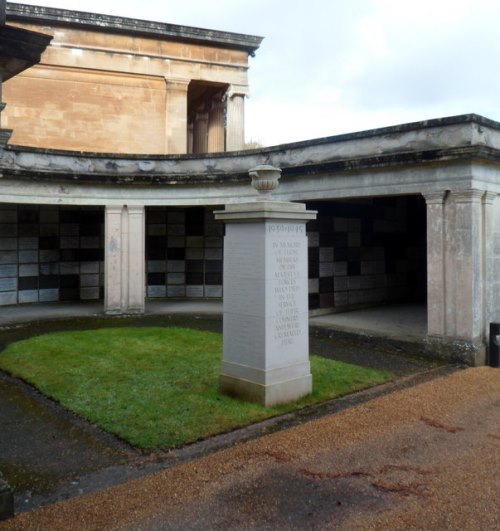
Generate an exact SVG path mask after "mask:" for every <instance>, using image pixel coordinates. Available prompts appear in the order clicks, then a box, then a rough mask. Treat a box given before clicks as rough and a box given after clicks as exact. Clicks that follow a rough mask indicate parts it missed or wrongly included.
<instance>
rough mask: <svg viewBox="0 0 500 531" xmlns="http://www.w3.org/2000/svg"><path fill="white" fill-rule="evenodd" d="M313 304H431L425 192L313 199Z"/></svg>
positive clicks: (324, 306)
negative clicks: (345, 199)
mask: <svg viewBox="0 0 500 531" xmlns="http://www.w3.org/2000/svg"><path fill="white" fill-rule="evenodd" d="M307 206H308V208H313V209H315V210H317V211H318V218H317V220H316V221H311V222H310V223H308V224H307V235H308V243H309V250H308V252H309V308H310V309H311V310H315V309H331V308H334V309H338V310H344V309H351V308H356V307H361V306H368V305H371V304H377V303H384V302H391V301H401V300H406V301H412V302H425V296H426V231H425V226H426V214H425V202H424V200H423V198H422V197H420V196H407V197H399V198H374V199H365V200H357V201H356V200H353V201H349V202H340V201H330V202H317V203H308V205H307Z"/></svg>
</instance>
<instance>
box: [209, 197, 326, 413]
mask: <svg viewBox="0 0 500 531" xmlns="http://www.w3.org/2000/svg"><path fill="white" fill-rule="evenodd" d="M215 217H216V219H219V220H222V221H224V222H225V224H226V235H225V238H224V285H223V290H224V299H223V309H224V317H223V330H224V348H223V360H222V367H221V374H220V380H219V382H220V390H221V392H223V393H225V394H228V395H230V396H235V397H238V398H242V399H244V400H249V401H252V402H258V403H261V404H263V405H265V406H272V405H274V404H278V403H282V402H289V401H292V400H296V399H298V398H300V397H301V396H304V395H306V394H308V393H310V392H311V390H312V376H311V370H310V364H309V326H308V290H307V285H308V274H307V237H306V228H305V225H306V222H307V221H308V220H310V219H315V217H316V212H313V211H307V210H305V205H303V204H297V203H285V202H275V201H257V202H255V203H242V204H233V205H227V206H226V209H225V210H224V211H218V212H215Z"/></svg>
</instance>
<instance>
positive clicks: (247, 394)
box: [219, 374, 312, 407]
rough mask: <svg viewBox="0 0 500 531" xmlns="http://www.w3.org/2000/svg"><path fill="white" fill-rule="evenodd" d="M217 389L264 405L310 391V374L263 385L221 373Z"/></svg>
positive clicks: (290, 399) (287, 399)
mask: <svg viewBox="0 0 500 531" xmlns="http://www.w3.org/2000/svg"><path fill="white" fill-rule="evenodd" d="M219 391H220V392H221V393H222V394H225V395H228V396H231V397H233V398H239V399H241V400H246V401H248V402H256V403H258V404H261V405H263V406H265V407H270V406H275V405H277V404H282V403H284V402H292V401H294V400H298V399H299V398H302V397H303V396H306V395H308V394H310V393H311V392H312V375H311V374H306V375H304V376H300V377H299V378H294V379H293V380H286V381H283V382H277V383H273V384H269V385H263V384H260V383H257V382H252V381H250V380H245V379H243V378H235V377H234V376H228V375H226V374H221V375H220V376H219Z"/></svg>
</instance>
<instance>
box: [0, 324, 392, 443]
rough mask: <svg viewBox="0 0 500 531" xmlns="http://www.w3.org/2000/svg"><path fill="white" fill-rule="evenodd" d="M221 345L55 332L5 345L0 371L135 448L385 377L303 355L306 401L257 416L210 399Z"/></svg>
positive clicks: (179, 338)
mask: <svg viewBox="0 0 500 531" xmlns="http://www.w3.org/2000/svg"><path fill="white" fill-rule="evenodd" d="M221 352H222V336H221V335H220V334H216V333H213V332H202V331H198V330H191V329H185V328H103V329H99V330H91V331H77V332H59V333H52V334H47V335H42V336H38V337H33V338H31V339H27V340H24V341H19V342H17V343H13V344H11V345H10V346H9V347H7V348H6V349H5V350H4V351H2V352H0V369H3V370H5V371H7V372H9V373H11V374H13V375H15V376H18V377H20V378H22V379H24V380H25V381H27V382H29V383H30V384H32V385H34V386H35V387H36V388H37V389H39V390H40V391H41V392H42V393H43V394H45V395H47V396H49V397H51V398H53V399H54V400H57V401H58V402H60V403H61V404H62V405H64V406H65V407H66V408H68V409H70V410H72V411H74V412H76V413H78V414H79V415H81V416H82V417H84V418H86V419H87V420H89V421H90V422H92V423H95V424H96V425H97V426H99V427H101V428H103V429H104V430H107V431H109V432H112V433H114V434H116V435H118V436H120V437H121V438H123V439H125V440H127V441H128V442H130V443H131V444H132V445H134V446H137V447H140V448H144V449H158V448H169V447H174V446H179V445H182V444H185V443H188V442H192V441H195V440H197V439H200V438H204V437H207V436H210V435H214V434H216V433H221V432H224V431H228V430H231V429H234V428H237V427H240V426H244V425H247V424H250V423H252V422H256V421H259V420H262V419H265V418H268V417H272V416H275V415H278V414H280V413H284V412H287V411H290V410H293V409H298V408H301V407H304V406H307V405H310V404H314V403H317V402H321V401H324V400H328V399H330V398H334V397H336V396H339V395H344V394H346V393H350V392H352V391H356V390H358V389H362V388H365V387H369V386H372V385H375V384H378V383H381V382H384V381H386V380H388V379H390V378H391V376H392V375H391V374H390V373H388V372H381V371H375V370H371V369H365V368H362V367H358V366H355V365H350V364H346V363H342V362H339V361H332V360H328V359H324V358H320V357H317V356H311V366H312V374H313V387H314V389H313V393H312V394H311V395H309V396H307V397H304V398H302V399H301V400H298V401H296V402H294V403H291V404H283V405H280V406H277V407H272V408H264V407H262V406H260V405H257V404H250V403H247V402H243V401H240V400H235V399H233V398H229V397H227V396H223V395H220V394H219V393H218V375H219V366H220V360H221Z"/></svg>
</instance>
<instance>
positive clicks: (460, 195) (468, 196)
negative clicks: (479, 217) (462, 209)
mask: <svg viewBox="0 0 500 531" xmlns="http://www.w3.org/2000/svg"><path fill="white" fill-rule="evenodd" d="M484 194H485V191H484V190H476V189H470V190H452V191H451V198H452V199H453V201H455V203H478V202H479V201H481V199H482V198H483V196H484Z"/></svg>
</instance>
